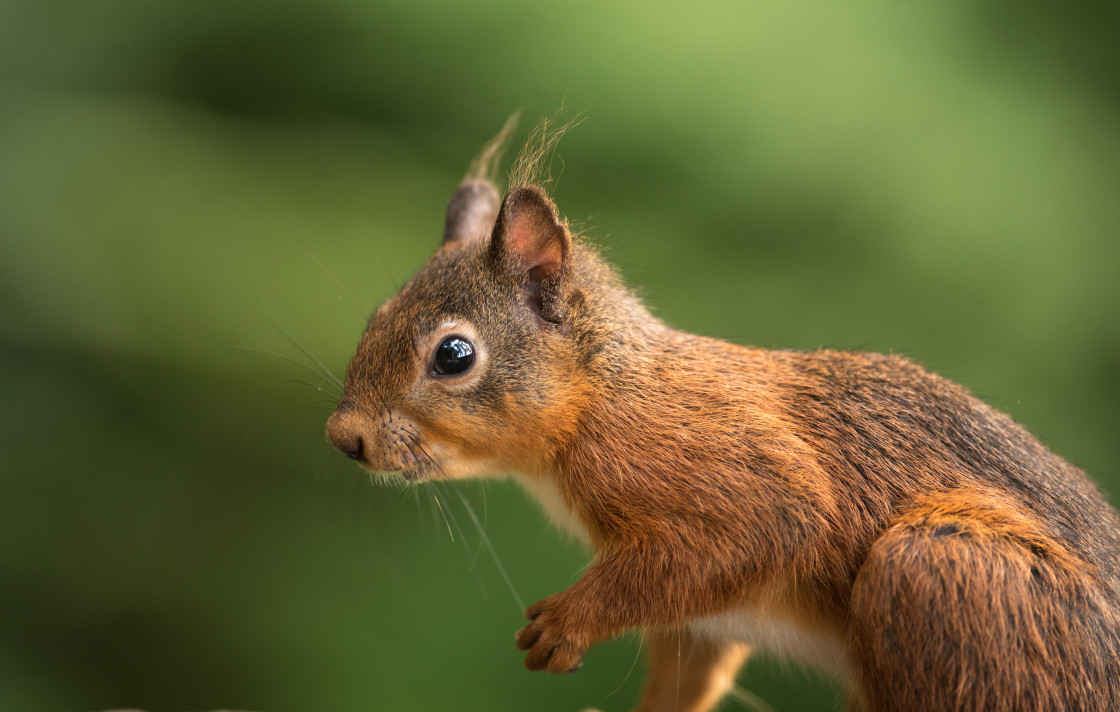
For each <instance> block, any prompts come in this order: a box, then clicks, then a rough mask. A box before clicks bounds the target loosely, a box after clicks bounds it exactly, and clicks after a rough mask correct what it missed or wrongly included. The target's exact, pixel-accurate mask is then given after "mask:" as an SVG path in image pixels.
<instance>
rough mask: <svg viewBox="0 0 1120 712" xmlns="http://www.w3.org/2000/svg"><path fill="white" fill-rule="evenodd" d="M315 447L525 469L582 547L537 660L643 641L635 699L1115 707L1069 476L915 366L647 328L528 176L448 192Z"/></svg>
mask: <svg viewBox="0 0 1120 712" xmlns="http://www.w3.org/2000/svg"><path fill="white" fill-rule="evenodd" d="M327 433H328V438H329V439H330V441H331V442H332V444H334V445H335V446H336V447H338V448H339V449H340V450H342V451H343V452H345V453H346V454H347V455H348V456H350V457H351V458H353V459H355V460H357V461H358V462H359V463H360V464H361V465H362V466H363V467H365V468H366V469H369V470H371V471H398V472H401V473H402V474H403V476H404V477H405V479H407V480H410V481H416V480H420V479H423V478H457V477H466V476H471V475H478V474H484V473H490V472H513V473H516V474H517V476H518V477H519V478H520V479H521V481H522V482H523V483H525V485H526V487H527V489H528V490H529V491H530V492H532V493H534V494H535V495H536V496H537V497H538V498H539V499H540V500H541V502H542V504H543V505H544V506H545V508H546V509H548V510H550V512H551V513H552V514H553V517H554V518H555V519H556V520H557V521H558V522H560V523H561V524H562V525H564V526H567V527H568V528H570V529H572V530H573V531H575V533H576V534H577V535H579V536H580V537H581V538H583V539H584V540H585V541H587V542H588V543H589V544H590V545H591V547H592V549H593V551H594V554H595V559H594V562H593V563H592V565H591V566H590V567H589V568H588V570H587V571H586V573H585V574H584V576H583V577H582V578H581V579H580V581H578V582H577V583H576V584H575V585H573V586H572V587H571V588H569V589H568V590H567V591H564V592H562V593H559V594H556V595H554V596H551V597H549V598H547V599H545V600H544V601H542V602H540V603H538V604H536V605H534V606H533V607H531V608H530V609H529V611H528V616H529V618H530V623H529V625H527V626H526V627H525V628H523V629H522V630H521V631H520V632H519V634H518V645H519V647H521V648H522V649H523V650H527V651H528V653H527V657H526V665H527V666H528V667H530V668H531V669H541V668H547V669H549V670H551V671H553V672H565V671H569V670H572V669H574V668H576V667H578V665H579V664H580V661H581V659H582V654H583V651H584V650H585V649H586V648H587V647H588V646H589V645H591V644H592V643H594V642H596V641H598V640H603V639H606V638H610V637H613V636H615V635H618V634H619V633H621V632H623V631H625V630H628V629H634V628H639V629H642V630H643V631H645V633H646V635H647V640H648V641H649V645H650V658H651V667H652V672H651V677H650V682H649V684H648V687H647V693H646V697H645V702H644V707H643V709H659V707H658V705H662V704H664V705H669V703H670V702H672V704H673V705H675V707H669V708H675V709H694V710H703V709H708V708H710V707H711V706H712V705H714V704H716V702H717V701H718V699H719V698H720V696H721V695H722V694H723V693H724V692H725V691H726V690H727V688H728V685H729V684H730V680H731V679H733V675H734V671H735V670H736V669H737V668H738V666H739V664H741V663H742V661H743V660H744V659H745V657H746V654H747V650H748V646H751V645H753V646H763V647H772V648H775V649H777V650H778V651H779V652H782V653H784V654H788V655H792V656H794V657H799V658H801V659H803V660H805V661H807V662H810V663H813V664H817V665H820V666H821V667H824V668H825V669H828V670H831V671H832V672H834V673H835V674H836V675H837V676H839V677H840V678H841V679H842V680H844V681H845V682H846V683H847V684H848V687H849V689H850V691H851V700H852V705H853V706H854V708H856V709H866V710H875V711H878V710H944V709H962V710H1002V709H1007V710H1012V709H1014V710H1047V709H1067V708H1068V709H1092V710H1106V709H1116V708H1117V707H1120V578H1118V572H1120V560H1118V556H1120V520H1118V518H1117V515H1116V513H1115V511H1113V510H1112V509H1111V508H1110V507H1109V506H1108V504H1106V503H1105V501H1104V499H1103V498H1102V497H1101V495H1100V493H1099V492H1098V491H1097V489H1096V488H1095V487H1094V486H1093V484H1092V483H1091V482H1090V481H1089V480H1088V478H1087V477H1086V476H1085V475H1084V473H1083V472H1081V471H1080V470H1079V469H1077V468H1076V467H1074V466H1073V465H1071V464H1069V463H1068V462H1066V461H1065V460H1063V459H1061V458H1060V457H1058V456H1057V455H1054V454H1053V453H1051V452H1050V451H1049V450H1047V449H1046V448H1045V447H1044V446H1043V445H1041V444H1040V443H1039V442H1038V440H1037V439H1035V438H1034V437H1033V436H1032V435H1030V434H1029V433H1028V432H1027V431H1026V430H1025V429H1023V428H1022V427H1021V426H1019V425H1018V424H1016V423H1014V422H1013V421H1012V420H1011V419H1010V418H1008V417H1007V416H1006V415H1003V414H1002V413H999V412H998V411H996V410H994V409H992V408H990V407H989V406H987V405H985V404H984V403H982V402H981V401H979V400H978V399H976V398H975V397H974V396H972V395H971V394H970V393H969V392H968V391H967V390H966V389H964V388H963V387H961V386H959V385H956V384H954V383H952V382H950V381H947V380H945V379H943V378H941V377H939V376H937V375H934V374H932V373H929V372H927V371H925V370H924V369H922V368H921V367H919V366H917V365H915V364H914V363H912V362H910V361H908V360H906V359H904V358H901V357H898V356H883V355H878V354H867V353H852V352H837V351H815V352H795V351H771V350H761V349H754V348H750V347H745V346H738V345H733V344H729V343H726V342H722V341H718V340H715V339H709V338H705V337H700V336H695V335H692V334H688V333H685V332H682V331H678V330H675V329H672V328H670V327H668V326H666V325H665V324H663V323H662V322H660V321H659V320H657V319H656V318H654V317H653V316H652V315H651V314H650V313H649V312H648V311H647V310H646V309H645V307H644V306H643V305H642V303H641V302H640V300H639V299H638V298H637V297H636V296H635V295H634V294H633V293H632V292H631V291H630V290H628V289H627V288H626V287H625V286H624V285H623V284H622V282H621V280H620V279H619V278H618V276H617V275H616V274H615V272H614V271H613V270H612V269H611V267H610V266H608V265H607V264H606V263H605V262H604V261H603V260H602V259H601V258H600V257H599V255H598V254H597V253H596V251H595V250H594V248H593V247H591V246H590V245H587V244H585V243H584V242H582V241H581V240H579V239H574V238H573V236H572V235H571V233H570V231H569V228H568V224H567V222H566V221H564V220H563V219H561V218H560V216H559V213H558V211H557V209H556V206H555V205H554V204H553V202H552V201H551V199H550V198H549V197H548V195H547V194H546V193H545V192H544V190H543V189H541V188H540V187H539V186H536V185H532V184H524V185H515V186H514V187H513V188H511V190H510V191H509V192H508V193H507V194H506V195H505V197H504V199H502V200H500V201H499V199H498V193H497V191H496V189H495V188H494V187H493V185H492V184H491V182H490V181H489V180H488V179H487V178H486V177H484V176H481V175H477V174H476V175H472V176H471V177H469V178H468V179H467V180H465V181H464V183H463V184H462V185H461V186H460V188H459V189H458V191H456V193H455V195H454V196H453V198H452V200H451V203H450V205H449V207H448V214H447V222H446V227H445V233H444V242H443V244H442V246H441V247H440V248H439V250H438V251H437V252H436V254H435V255H434V256H433V257H432V258H431V259H430V260H429V262H428V263H427V264H426V265H425V266H424V267H422V268H421V269H420V271H419V272H418V273H417V274H416V275H415V276H414V277H413V278H412V279H411V280H410V281H409V282H408V283H407V284H406V285H405V286H404V287H403V288H402V289H401V290H400V292H399V293H398V294H397V295H396V296H394V297H393V298H392V299H390V300H389V301H388V302H386V303H385V304H384V305H382V306H381V307H380V308H379V309H378V310H377V312H376V313H375V314H374V315H373V317H372V318H371V319H370V323H369V326H368V328H367V330H366V333H365V335H364V336H363V337H362V340H361V343H360V344H359V346H358V350H357V353H356V355H355V356H354V358H353V359H352V361H351V363H350V366H349V368H348V372H347V377H346V383H345V389H344V393H343V396H342V399H341V401H340V403H339V406H338V409H337V410H336V411H335V413H334V414H333V415H332V416H331V419H330V421H329V423H328V428H327ZM779 630H780V631H781V632H780V633H775V632H774V631H779ZM779 640H780V642H775V641H779ZM685 647H687V648H688V651H689V655H688V656H687V659H688V660H689V662H687V663H685V664H682V663H681V660H682V659H684V658H682V649H683V648H685ZM682 690H683V697H682ZM670 696H672V699H671V700H670Z"/></svg>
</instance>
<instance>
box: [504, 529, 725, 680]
mask: <svg viewBox="0 0 1120 712" xmlns="http://www.w3.org/2000/svg"><path fill="white" fill-rule="evenodd" d="M669 551H672V549H667V548H665V547H662V546H654V545H651V544H649V543H648V542H647V543H646V544H645V545H643V546H636V545H635V546H628V547H625V548H621V547H619V548H612V549H609V550H605V551H602V552H600V554H599V556H598V557H597V558H596V560H595V562H594V563H593V564H592V565H591V566H590V567H589V568H588V569H587V571H586V572H585V573H584V575H583V577H582V578H580V580H579V581H577V582H576V583H575V584H574V585H573V586H572V587H571V588H569V589H567V590H566V591H562V592H560V593H557V594H555V595H552V596H549V597H548V598H545V599H544V600H542V601H539V602H537V603H536V604H534V605H532V606H530V607H529V609H528V610H527V611H526V617H528V618H529V621H530V622H529V624H528V625H527V626H525V627H524V628H522V629H521V630H520V631H518V633H517V647H518V648H519V649H521V650H525V651H528V652H527V654H526V656H525V666H526V667H528V668H529V669H530V670H545V669H547V670H548V671H549V672H554V673H563V672H574V671H575V670H577V669H578V668H579V666H580V664H581V661H582V659H583V654H584V651H586V650H587V648H588V647H589V646H590V645H591V644H592V643H595V642H598V641H600V640H606V639H608V638H613V637H614V636H616V635H618V634H620V633H622V632H623V631H625V630H627V629H630V628H636V627H655V628H656V627H671V626H678V625H680V624H682V623H684V622H686V621H688V620H690V619H692V618H695V617H697V616H701V615H705V614H707V613H712V612H714V611H717V610H719V609H721V608H724V607H726V606H728V605H730V604H731V603H732V602H733V601H734V600H735V599H737V598H739V597H740V596H741V592H742V586H743V584H744V583H745V582H746V581H747V577H744V576H743V571H741V570H740V571H739V576H738V577H736V578H737V580H734V581H733V580H732V577H724V576H720V575H719V572H718V570H712V569H711V568H710V566H709V565H704V564H702V562H701V561H700V560H698V559H697V558H696V557H694V556H681V555H674V554H671V553H668V552H669Z"/></svg>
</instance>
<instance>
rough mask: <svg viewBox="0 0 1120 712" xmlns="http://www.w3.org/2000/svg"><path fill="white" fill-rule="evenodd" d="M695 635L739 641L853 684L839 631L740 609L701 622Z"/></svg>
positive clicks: (695, 624) (692, 625)
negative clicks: (809, 627) (819, 628)
mask: <svg viewBox="0 0 1120 712" xmlns="http://www.w3.org/2000/svg"><path fill="white" fill-rule="evenodd" d="M691 628H692V630H693V631H694V632H696V633H698V634H700V635H703V636H706V637H709V638H712V639H714V640H735V641H738V642H740V643H746V644H747V645H749V646H751V648H752V650H759V651H766V652H769V653H773V654H774V655H777V656H779V657H782V658H786V659H789V660H792V661H795V662H800V663H804V664H806V665H810V666H812V667H815V668H817V669H819V670H821V671H822V672H825V673H827V674H829V675H831V676H833V677H835V678H836V679H837V680H838V681H839V682H841V683H845V684H848V683H850V682H851V681H852V674H851V665H850V664H849V661H848V652H847V648H846V646H845V645H844V639H843V638H842V637H841V634H840V632H839V631H829V630H812V629H808V628H806V627H804V626H802V625H800V624H798V623H797V622H796V621H794V620H791V619H789V618H786V617H783V616H781V615H775V614H773V613H772V612H769V611H766V610H762V609H746V608H742V609H738V610H733V611H726V612H724V613H717V614H715V615H711V616H706V617H704V618H697V619H696V620H694V621H693V622H692V624H691Z"/></svg>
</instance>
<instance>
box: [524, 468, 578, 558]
mask: <svg viewBox="0 0 1120 712" xmlns="http://www.w3.org/2000/svg"><path fill="white" fill-rule="evenodd" d="M517 481H518V482H520V483H521V486H522V487H524V488H525V491H526V492H528V493H529V494H530V495H531V496H532V497H533V499H535V500H537V502H538V503H539V504H540V505H541V508H542V509H543V510H544V511H545V513H547V514H548V518H549V519H551V520H552V523H553V524H555V525H556V527H557V528H559V529H561V530H563V531H565V532H567V533H568V534H571V535H572V536H573V537H575V538H576V539H577V540H578V541H580V542H581V543H582V544H583V545H584V546H587V547H590V546H591V535H590V534H589V533H588V531H587V527H586V526H584V524H583V522H582V521H580V518H579V517H578V516H576V514H575V512H573V511H572V510H571V509H570V508H569V507H568V503H567V502H565V501H564V495H563V494H561V492H560V488H559V487H557V486H556V483H555V482H553V481H552V477H550V476H547V475H544V476H537V477H534V476H532V475H521V474H519V475H518V476H517Z"/></svg>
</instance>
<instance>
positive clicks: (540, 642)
mask: <svg viewBox="0 0 1120 712" xmlns="http://www.w3.org/2000/svg"><path fill="white" fill-rule="evenodd" d="M526 616H527V617H528V618H529V619H530V623H529V625H527V626H525V627H524V628H522V629H521V630H519V631H517V636H516V638H515V640H516V642H517V648H518V649H519V650H525V651H528V652H527V653H526V655H525V667H527V668H529V669H530V670H548V671H549V672H552V673H572V672H575V671H576V670H578V669H579V668H580V666H581V665H582V664H583V653H584V650H585V648H586V646H581V645H578V644H576V643H575V642H573V640H572V639H571V637H569V636H568V635H566V634H565V632H564V629H565V626H564V624H563V623H562V622H561V621H560V620H559V617H558V616H557V615H556V612H555V610H553V609H552V608H551V607H550V606H549V605H548V602H547V601H541V602H540V603H537V604H534V605H533V606H531V607H530V608H529V610H528V611H526Z"/></svg>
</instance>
